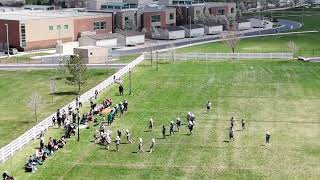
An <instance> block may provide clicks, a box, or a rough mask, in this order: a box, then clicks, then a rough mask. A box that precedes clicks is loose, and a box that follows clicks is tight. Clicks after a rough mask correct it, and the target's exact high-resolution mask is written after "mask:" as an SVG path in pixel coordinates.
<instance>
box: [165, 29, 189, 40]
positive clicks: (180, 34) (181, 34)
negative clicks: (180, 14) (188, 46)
mask: <svg viewBox="0 0 320 180" xmlns="http://www.w3.org/2000/svg"><path fill="white" fill-rule="evenodd" d="M185 37H186V35H185V30H179V31H171V32H169V39H183V38H185Z"/></svg>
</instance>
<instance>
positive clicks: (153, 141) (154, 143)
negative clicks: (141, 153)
mask: <svg viewBox="0 0 320 180" xmlns="http://www.w3.org/2000/svg"><path fill="white" fill-rule="evenodd" d="M155 145H156V141H155V140H154V138H152V141H151V145H150V151H149V153H152V152H153V148H154V146H155Z"/></svg>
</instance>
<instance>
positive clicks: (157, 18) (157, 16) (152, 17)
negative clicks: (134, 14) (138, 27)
mask: <svg viewBox="0 0 320 180" xmlns="http://www.w3.org/2000/svg"><path fill="white" fill-rule="evenodd" d="M151 22H160V15H154V16H151Z"/></svg>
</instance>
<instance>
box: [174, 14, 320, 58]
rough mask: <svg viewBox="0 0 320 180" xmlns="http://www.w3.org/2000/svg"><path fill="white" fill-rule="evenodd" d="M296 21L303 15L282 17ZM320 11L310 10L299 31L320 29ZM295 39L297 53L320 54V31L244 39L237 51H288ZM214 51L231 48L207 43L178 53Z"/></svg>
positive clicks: (225, 50) (182, 49)
mask: <svg viewBox="0 0 320 180" xmlns="http://www.w3.org/2000/svg"><path fill="white" fill-rule="evenodd" d="M281 18H283V19H290V20H294V21H298V22H300V21H301V17H300V16H298V17H296V16H288V17H281ZM319 18H320V13H314V14H313V13H312V12H310V15H309V16H305V17H304V26H303V27H302V28H301V29H299V31H306V30H320V29H319V27H320V21H319ZM289 41H293V42H295V43H296V45H297V46H298V47H299V51H298V52H297V55H303V56H320V46H319V41H320V33H319V32H318V33H306V34H292V35H283V36H271V37H259V38H250V39H243V40H241V41H240V42H239V44H238V45H237V48H236V52H286V51H289V49H288V42H289ZM199 52H200V53H213V52H231V50H230V48H229V47H228V46H227V45H226V44H225V43H222V42H217V43H207V44H201V45H197V46H192V47H187V48H181V49H178V50H177V53H199Z"/></svg>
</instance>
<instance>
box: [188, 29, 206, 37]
mask: <svg viewBox="0 0 320 180" xmlns="http://www.w3.org/2000/svg"><path fill="white" fill-rule="evenodd" d="M203 35H204V28H196V29H191V37H197V36H203Z"/></svg>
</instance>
